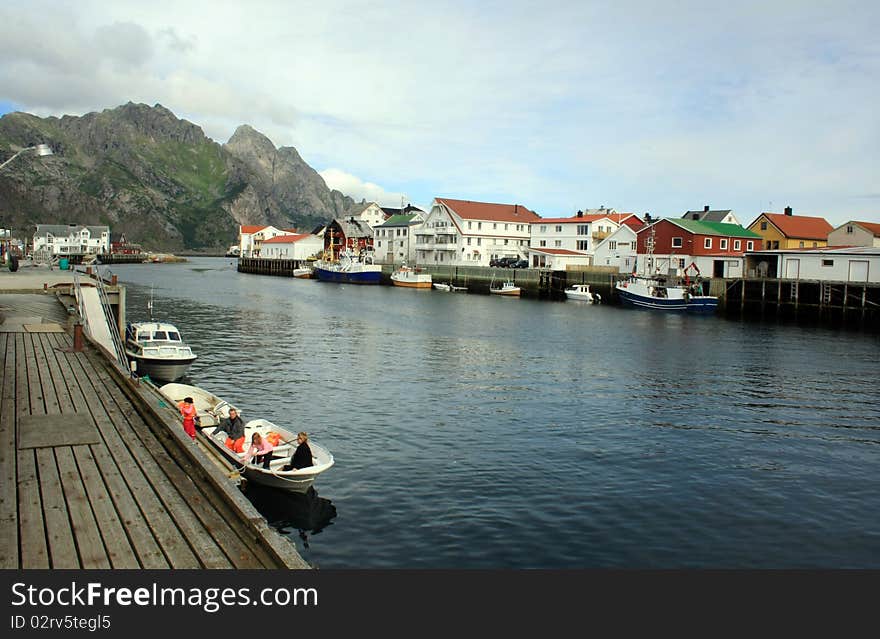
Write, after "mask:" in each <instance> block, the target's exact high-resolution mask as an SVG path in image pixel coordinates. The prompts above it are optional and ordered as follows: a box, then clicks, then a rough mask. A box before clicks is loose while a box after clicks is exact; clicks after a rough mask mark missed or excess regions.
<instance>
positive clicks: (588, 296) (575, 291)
mask: <svg viewBox="0 0 880 639" xmlns="http://www.w3.org/2000/svg"><path fill="white" fill-rule="evenodd" d="M565 297H566V298H568V299H570V300H576V301H578V302H587V303H589V304H598V303H599V302H600V301H601V300H602V298H601V297H600V295H599V294H598V293H593V292H591V291H590V285H589V284H575V285H573V286H569V287H568V288H567V289H565Z"/></svg>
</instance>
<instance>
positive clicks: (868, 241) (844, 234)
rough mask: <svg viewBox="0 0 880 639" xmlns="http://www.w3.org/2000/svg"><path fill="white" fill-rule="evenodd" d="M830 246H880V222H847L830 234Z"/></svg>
mask: <svg viewBox="0 0 880 639" xmlns="http://www.w3.org/2000/svg"><path fill="white" fill-rule="evenodd" d="M828 246H873V247H875V248H880V224H878V223H876V222H855V221H852V222H847V223H846V224H841V225H840V226H838V227H837V228H836V229H834V230H833V231H831V232H830V233H829V234H828Z"/></svg>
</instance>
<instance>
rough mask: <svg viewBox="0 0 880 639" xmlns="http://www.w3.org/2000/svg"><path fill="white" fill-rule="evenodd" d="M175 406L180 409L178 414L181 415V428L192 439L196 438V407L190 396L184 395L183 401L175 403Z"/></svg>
mask: <svg viewBox="0 0 880 639" xmlns="http://www.w3.org/2000/svg"><path fill="white" fill-rule="evenodd" d="M177 408H179V409H180V414H181V415H182V416H183V430H185V431H186V434H187V435H189V436H190V437H192V439H193V441H195V439H196V419H198V416H197V415H196V407H195V404H193V398H192V397H184V398H183V401H182V402H180V403H179V404H178V405H177Z"/></svg>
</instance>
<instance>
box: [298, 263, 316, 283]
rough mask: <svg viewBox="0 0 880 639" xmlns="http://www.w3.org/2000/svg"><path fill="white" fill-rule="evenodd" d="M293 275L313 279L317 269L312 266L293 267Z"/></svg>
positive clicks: (303, 278) (302, 278)
mask: <svg viewBox="0 0 880 639" xmlns="http://www.w3.org/2000/svg"><path fill="white" fill-rule="evenodd" d="M293 276H294V277H296V278H299V279H301V280H311V279H314V277H315V270H314V269H313V268H311V267H310V266H304V267H301V268H295V269H293Z"/></svg>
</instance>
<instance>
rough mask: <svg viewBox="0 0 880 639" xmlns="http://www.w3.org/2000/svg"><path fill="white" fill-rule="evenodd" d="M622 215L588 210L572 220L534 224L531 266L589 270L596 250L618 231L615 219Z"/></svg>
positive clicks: (546, 220)
mask: <svg viewBox="0 0 880 639" xmlns="http://www.w3.org/2000/svg"><path fill="white" fill-rule="evenodd" d="M590 211H600V212H599V213H594V212H590ZM622 215H623V214H620V215H618V214H617V213H616V212H615V211H614V210H613V209H588V210H587V211H586V212H583V211H578V213H577V214H576V215H574V216H572V217H559V218H541V219H539V220H537V221H536V222H535V223H533V224H532V236H531V238H530V241H529V264H530V265H531V266H532V267H535V268H542V267H543V268H556V267H558V266H559V265H561V264H563V263H564V265H565V266H567V265H580V266H589V265H590V264H591V263H592V257H593V251H594V249H595V247H596V246H597V245H598V244H599V242H601V241H602V240H604V239H605V238H606V237H608V236H609V235H611V234H612V233H613V232H614V231H616V230H617V228H618V224H617V223H616V222H615V221H614V220H613V217H614V216H618V217H621V216H622ZM627 215H628V214H627ZM550 249H552V250H550ZM560 251H562V252H560Z"/></svg>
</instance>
